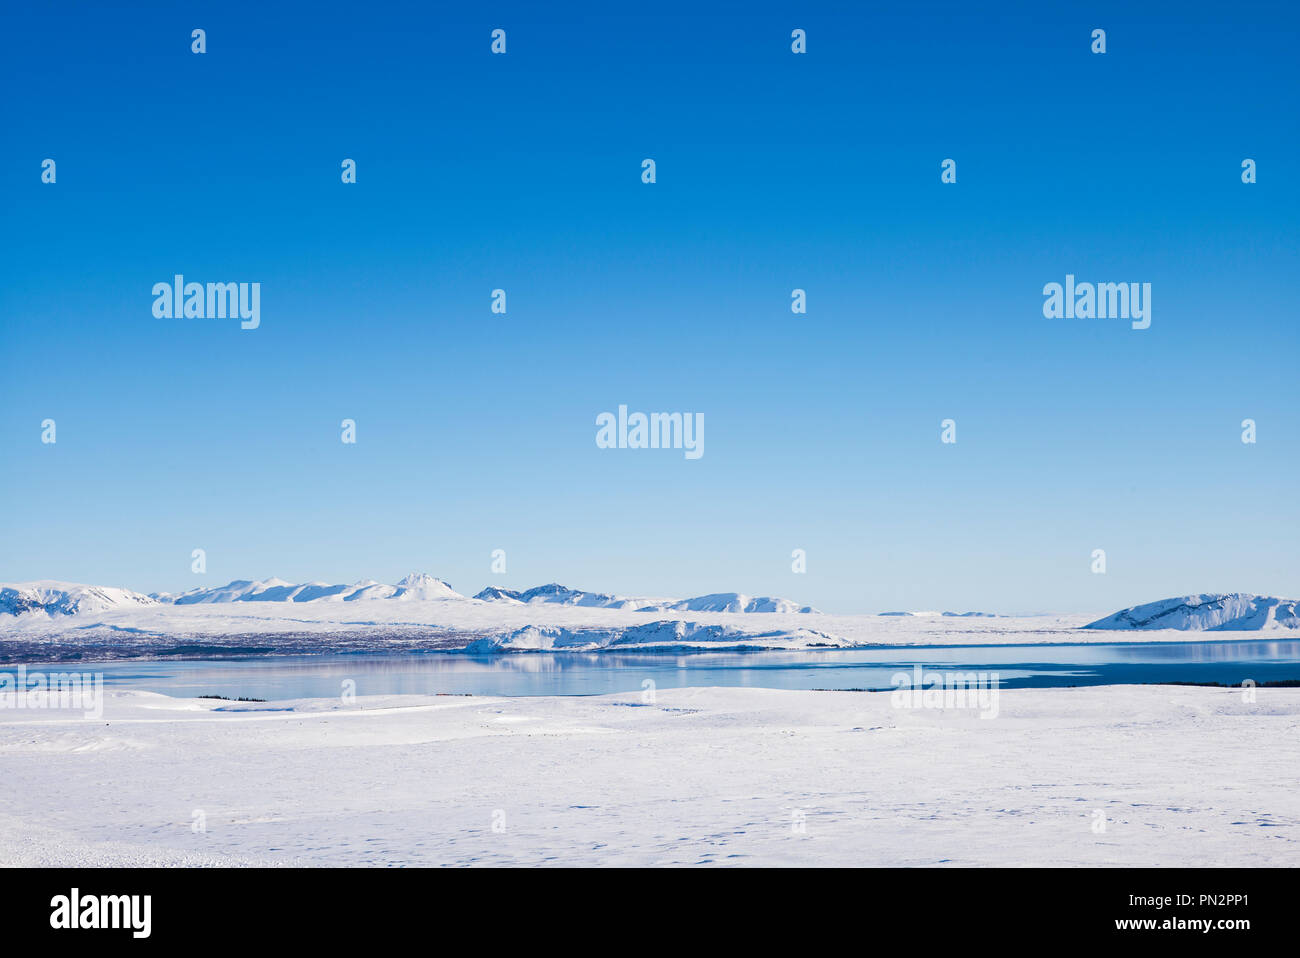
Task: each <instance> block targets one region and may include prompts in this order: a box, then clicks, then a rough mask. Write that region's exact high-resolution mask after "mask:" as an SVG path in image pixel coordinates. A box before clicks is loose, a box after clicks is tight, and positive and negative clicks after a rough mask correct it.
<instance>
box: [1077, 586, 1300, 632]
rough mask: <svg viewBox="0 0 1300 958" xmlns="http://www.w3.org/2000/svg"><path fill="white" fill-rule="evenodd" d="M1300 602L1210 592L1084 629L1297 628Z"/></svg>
mask: <svg viewBox="0 0 1300 958" xmlns="http://www.w3.org/2000/svg"><path fill="white" fill-rule="evenodd" d="M1298 606H1300V602H1297V600H1295V599H1277V598H1273V597H1272V596H1264V595H1248V594H1246V593H1242V592H1235V593H1232V594H1231V595H1219V594H1215V593H1209V594H1206V595H1189V596H1183V597H1182V598H1178V599H1161V600H1160V601H1159V602H1148V603H1147V604H1146V605H1135V606H1133V608H1131V609H1122V610H1121V611H1119V612H1116V613H1115V614H1114V615H1108V616H1106V618H1104V619H1098V620H1097V621H1096V622H1089V623H1088V624H1087V625H1085V626H1084V628H1085V629H1182V630H1186V631H1203V632H1245V631H1255V630H1271V629H1300V611H1298V609H1297V607H1298Z"/></svg>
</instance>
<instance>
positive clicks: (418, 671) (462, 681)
mask: <svg viewBox="0 0 1300 958" xmlns="http://www.w3.org/2000/svg"><path fill="white" fill-rule="evenodd" d="M918 664H919V665H921V666H923V667H924V668H925V669H926V670H927V671H930V670H938V671H942V670H959V671H963V672H970V671H980V672H995V673H997V674H998V676H999V679H1000V682H1001V686H1002V687H1003V688H1007V689H1012V688H1052V687H1062V686H1084V685H1122V684H1153V683H1161V682H1219V683H1223V684H1233V685H1236V684H1240V683H1241V682H1242V681H1244V680H1246V679H1251V680H1253V681H1255V682H1258V683H1263V682H1267V681H1278V680H1283V679H1300V640H1296V639H1291V640H1278V641H1258V640H1246V641H1230V642H1224V641H1208V642H1207V641H1201V642H1160V643H1150V644H1122V645H1036V646H1024V645H1021V646H965V647H942V648H939V647H909V648H874V649H853V650H829V651H801V652H749V653H696V654H691V655H681V656H675V655H653V654H639V655H636V654H633V655H623V654H617V653H609V652H602V653H591V654H582V653H565V654H552V653H537V654H515V655H491V656H472V655H465V654H459V653H438V652H432V653H417V654H378V655H375V654H346V655H340V654H323V655H296V656H257V657H250V658H231V659H188V660H182V659H175V660H161V661H126V662H124V661H116V662H100V663H93V664H92V663H85V664H82V665H78V664H74V663H64V664H61V665H58V666H50V667H49V668H50V669H51V670H52V671H68V670H87V671H96V672H103V674H104V684H105V686H106V687H109V688H131V689H142V690H146V691H152V692H161V693H163V694H166V695H173V696H181V697H189V696H199V695H221V696H226V697H231V698H235V697H245V698H256V699H266V700H268V701H275V700H283V699H300V698H332V697H335V696H338V695H339V694H340V691H341V689H342V688H343V683H344V682H346V681H348V680H351V681H352V682H355V683H356V684H355V689H354V691H355V692H356V694H357V695H389V694H432V693H446V694H456V693H459V694H472V695H509V696H528V695H602V694H607V693H612V692H630V691H636V690H640V689H642V688H643V687H645V686H644V684H643V683H645V682H646V680H650V681H652V682H654V684H655V687H656V688H660V689H669V688H682V687H691V686H693V687H705V686H730V687H737V686H739V687H754V688H771V689H794V690H799V689H889V688H893V683H892V678H893V676H894V675H895V674H896V673H897V672H900V671H910V670H911V669H912V667H913V666H914V665H918ZM30 668H36V666H30Z"/></svg>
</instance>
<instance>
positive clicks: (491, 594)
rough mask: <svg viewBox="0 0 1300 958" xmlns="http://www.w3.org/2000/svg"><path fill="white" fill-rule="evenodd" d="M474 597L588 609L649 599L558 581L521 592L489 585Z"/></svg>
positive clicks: (636, 603) (634, 605)
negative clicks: (628, 596) (596, 590)
mask: <svg viewBox="0 0 1300 958" xmlns="http://www.w3.org/2000/svg"><path fill="white" fill-rule="evenodd" d="M474 598H476V599H482V600H483V601H485V602H508V603H524V604H528V603H535V602H546V603H551V604H555V605H580V606H583V607H585V608H589V609H639V608H641V606H642V604H643V603H644V602H648V601H650V600H640V599H629V598H625V597H623V596H617V595H607V594H606V593H604V592H583V591H582V590H581V589H570V588H569V587H568V586H563V585H560V584H559V583H558V582H551V583H548V584H547V585H539V586H536V587H534V588H532V589H526V590H524V591H522V592H517V591H515V590H514V589H499V588H496V587H495V586H490V587H488V588H486V589H484V590H483V591H482V592H480V593H479V594H478V595H476V596H474Z"/></svg>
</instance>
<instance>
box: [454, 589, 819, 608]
mask: <svg viewBox="0 0 1300 958" xmlns="http://www.w3.org/2000/svg"><path fill="white" fill-rule="evenodd" d="M474 598H476V599H482V600H483V601H485V602H506V603H512V604H516V605H518V604H525V605H526V604H532V603H541V602H545V603H553V604H558V605H577V606H584V607H587V608H595V609H633V610H635V611H638V612H787V613H788V612H796V613H797V612H810V613H811V612H816V611H817V610H816V609H814V608H813V607H812V606H807V605H805V606H800V605H798V604H797V603H794V602H791V601H790V600H789V599H774V598H772V597H771V596H765V595H764V596H758V597H756V598H753V597H750V596H747V595H743V594H741V593H739V592H715V593H713V594H711V595H701V596H696V597H695V598H693V599H637V598H628V597H627V596H618V595H607V594H606V593H604V592H583V591H581V590H579V589H570V588H568V587H567V586H562V585H560V584H559V583H556V582H552V583H550V584H549V585H539V586H537V587H536V588H533V589H528V590H526V591H522V592H516V591H514V590H512V589H500V588H497V587H495V586H493V587H490V588H487V589H484V590H483V591H482V592H480V593H479V594H478V595H476V596H474Z"/></svg>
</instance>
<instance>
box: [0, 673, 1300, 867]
mask: <svg viewBox="0 0 1300 958" xmlns="http://www.w3.org/2000/svg"><path fill="white" fill-rule="evenodd" d="M1256 695H1257V702H1255V703H1253V704H1252V703H1249V702H1246V701H1243V696H1242V693H1241V692H1240V691H1230V690H1217V689H1203V688H1174V687H1170V688H1161V687H1150V686H1110V687H1101V688H1083V689H1047V690H1021V691H1012V692H1003V693H1002V694H1001V702H1000V715H999V716H998V717H997V718H993V719H980V718H979V717H978V713H976V712H974V711H953V710H949V711H939V710H915V711H912V710H906V709H899V708H895V707H894V706H893V705H892V704H891V696H890V694H889V693H850V692H789V691H773V690H763V689H736V688H731V689H719V688H707V689H678V690H672V691H661V692H659V693H658V695H657V698H656V699H655V701H654V702H653V703H644V702H643V701H642V698H641V696H640V695H639V694H638V695H615V696H602V697H595V698H561V697H548V698H514V699H499V698H498V699H483V698H471V697H432V698H426V697H390V698H363V699H359V700H357V701H356V703H354V704H351V705H344V704H342V703H340V702H337V701H332V700H331V701H325V700H310V701H300V702H292V703H270V704H266V705H261V704H239V703H228V702H214V701H211V700H201V699H171V698H167V697H165V696H161V695H154V694H150V693H143V692H126V693H115V694H110V697H109V700H108V702H107V705H106V708H105V712H104V715H103V717H102V718H99V719H93V720H88V719H84V718H82V717H81V715H80V713H66V712H64V713H59V712H44V713H42V712H12V711H10V712H4V711H0V776H3V779H4V781H5V797H6V801H5V803H4V805H3V807H2V808H0V865H73V866H83V865H96V864H108V865H118V864H202V863H211V864H239V863H262V864H307V865H326V864H331V865H333V864H338V865H392V864H417V865H433V864H476V863H477V864H521V865H537V864H578V865H663V864H754V865H934V864H955V865H1252V866H1256V865H1297V864H1300V792H1298V791H1297V790H1296V789H1295V788H1294V787H1293V786H1294V783H1293V782H1292V781H1291V774H1290V772H1291V765H1290V760H1289V758H1288V756H1290V755H1292V754H1294V743H1295V736H1296V731H1297V728H1300V690H1293V689H1259V690H1257V692H1256ZM1103 817H1104V821H1105V822H1106V826H1105V830H1104V831H1101V832H1097V831H1094V826H1095V825H1096V823H1098V822H1099V821H1102V820H1103ZM801 821H802V822H803V823H804V827H803V830H802V831H800V830H799V828H798V823H799V822H801ZM196 822H202V824H203V825H204V829H205V830H195V827H194V826H195V823H196ZM494 826H495V827H494Z"/></svg>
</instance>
